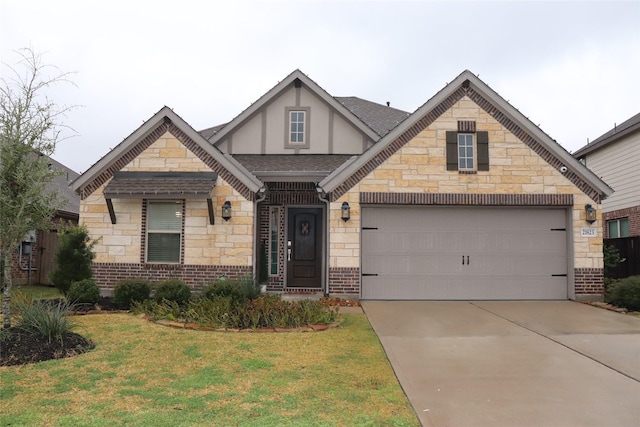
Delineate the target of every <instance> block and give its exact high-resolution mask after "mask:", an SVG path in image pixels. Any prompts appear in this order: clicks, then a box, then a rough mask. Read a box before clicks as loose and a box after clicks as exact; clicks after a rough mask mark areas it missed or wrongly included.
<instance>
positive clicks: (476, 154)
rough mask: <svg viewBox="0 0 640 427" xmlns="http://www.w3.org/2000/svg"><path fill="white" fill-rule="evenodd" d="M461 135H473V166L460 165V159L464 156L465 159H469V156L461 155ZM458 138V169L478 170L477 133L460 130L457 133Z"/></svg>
mask: <svg viewBox="0 0 640 427" xmlns="http://www.w3.org/2000/svg"><path fill="white" fill-rule="evenodd" d="M461 136H464V137H466V136H470V137H471V149H472V150H473V157H472V160H473V167H471V168H468V167H461V166H460V159H461V158H464V159H468V157H461V156H460V137H461ZM457 138H458V147H457V148H458V170H459V171H477V170H478V144H477V141H476V137H475V134H473V133H468V132H458V135H457Z"/></svg>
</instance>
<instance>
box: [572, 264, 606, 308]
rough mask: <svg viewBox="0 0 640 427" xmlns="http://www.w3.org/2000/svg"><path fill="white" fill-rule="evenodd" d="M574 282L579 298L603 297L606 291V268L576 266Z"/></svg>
mask: <svg viewBox="0 0 640 427" xmlns="http://www.w3.org/2000/svg"><path fill="white" fill-rule="evenodd" d="M574 283H575V291H576V299H577V300H585V299H600V300H601V299H602V295H603V293H604V269H602V268H576V269H574Z"/></svg>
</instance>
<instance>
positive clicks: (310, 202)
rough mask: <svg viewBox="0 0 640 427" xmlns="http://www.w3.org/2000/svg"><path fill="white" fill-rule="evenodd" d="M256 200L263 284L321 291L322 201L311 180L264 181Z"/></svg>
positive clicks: (323, 283)
mask: <svg viewBox="0 0 640 427" xmlns="http://www.w3.org/2000/svg"><path fill="white" fill-rule="evenodd" d="M267 189H268V190H267V192H266V194H265V199H264V200H263V201H262V202H260V203H259V204H258V221H259V223H258V226H257V235H258V239H259V240H258V241H259V243H260V244H259V245H258V254H257V256H256V260H258V271H259V272H260V275H261V277H265V276H266V277H267V290H268V291H273V292H283V293H325V291H326V282H327V278H326V259H327V256H326V248H327V243H326V240H327V237H326V215H327V212H326V205H325V203H324V202H323V201H322V200H320V198H319V196H318V194H317V192H316V189H315V185H314V183H311V182H297V183H294V182H281V183H268V185H267Z"/></svg>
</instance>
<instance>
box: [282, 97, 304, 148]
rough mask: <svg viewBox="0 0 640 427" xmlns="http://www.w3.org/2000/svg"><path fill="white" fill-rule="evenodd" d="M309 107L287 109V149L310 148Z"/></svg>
mask: <svg viewBox="0 0 640 427" xmlns="http://www.w3.org/2000/svg"><path fill="white" fill-rule="evenodd" d="M309 110H310V108H309V107H287V108H286V115H285V119H286V123H285V129H286V132H287V133H286V135H285V141H284V143H285V147H286V148H309Z"/></svg>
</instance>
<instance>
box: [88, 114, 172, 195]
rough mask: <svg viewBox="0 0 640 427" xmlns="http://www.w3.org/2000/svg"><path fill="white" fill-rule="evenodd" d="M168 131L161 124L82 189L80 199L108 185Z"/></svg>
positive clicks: (164, 125)
mask: <svg viewBox="0 0 640 427" xmlns="http://www.w3.org/2000/svg"><path fill="white" fill-rule="evenodd" d="M166 131H167V125H166V124H165V123H161V124H160V125H159V126H158V127H156V128H155V129H154V130H153V131H151V133H149V135H147V136H146V137H145V138H144V139H142V140H141V141H140V142H139V143H137V144H135V145H134V146H133V147H131V149H130V150H129V151H127V152H126V153H125V154H124V155H123V156H122V157H120V158H119V159H117V160H116V161H115V162H113V163H111V164H110V165H109V167H108V168H107V169H105V170H104V171H102V172H101V173H100V174H99V175H98V176H96V177H95V178H93V179H92V180H91V182H89V183H88V184H87V185H85V186H84V187H82V190H81V191H80V199H81V200H84V199H86V198H87V197H89V196H90V195H91V194H92V193H93V192H94V191H96V190H97V189H98V188H100V186H102V185H103V184H106V183H107V182H108V181H109V180H110V179H111V178H113V175H114V173H115V172H117V171H119V170H121V169H122V168H123V167H125V166H126V165H128V164H129V163H131V162H132V161H133V160H134V159H135V158H136V157H138V156H139V155H140V154H142V152H143V151H144V150H146V149H147V148H149V146H150V145H151V144H153V143H154V142H155V141H156V140H157V139H158V138H160V137H161V136H162V135H164V133H165V132H166Z"/></svg>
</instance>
